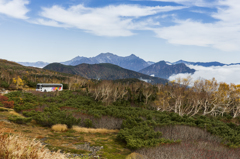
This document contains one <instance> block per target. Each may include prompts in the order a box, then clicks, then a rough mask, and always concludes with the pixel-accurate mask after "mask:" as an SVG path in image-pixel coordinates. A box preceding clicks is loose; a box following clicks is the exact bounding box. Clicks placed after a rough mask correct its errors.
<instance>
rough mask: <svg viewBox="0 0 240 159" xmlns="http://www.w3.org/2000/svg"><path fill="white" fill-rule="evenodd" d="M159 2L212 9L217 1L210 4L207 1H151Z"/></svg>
mask: <svg viewBox="0 0 240 159" xmlns="http://www.w3.org/2000/svg"><path fill="white" fill-rule="evenodd" d="M151 1H159V2H174V3H178V4H183V5H188V6H198V7H213V6H215V5H216V2H217V0H213V1H211V2H209V1H207V0H151Z"/></svg>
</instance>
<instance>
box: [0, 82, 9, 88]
mask: <svg viewBox="0 0 240 159" xmlns="http://www.w3.org/2000/svg"><path fill="white" fill-rule="evenodd" d="M0 86H1V87H3V88H8V87H9V84H8V83H7V82H6V81H2V82H0Z"/></svg>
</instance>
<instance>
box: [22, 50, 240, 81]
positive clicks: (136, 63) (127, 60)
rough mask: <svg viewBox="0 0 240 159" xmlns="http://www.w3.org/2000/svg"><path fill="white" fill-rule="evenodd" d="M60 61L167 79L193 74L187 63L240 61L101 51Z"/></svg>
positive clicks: (213, 63) (210, 63) (201, 64)
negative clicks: (113, 67)
mask: <svg viewBox="0 0 240 159" xmlns="http://www.w3.org/2000/svg"><path fill="white" fill-rule="evenodd" d="M18 63H19V64H22V65H24V66H34V67H40V68H43V67H45V66H47V65H48V64H49V63H47V62H41V61H39V62H36V63H33V62H18ZM60 63H61V64H64V65H69V66H78V65H79V64H101V63H109V64H113V65H117V66H119V67H121V68H124V69H128V70H132V71H135V72H139V73H142V74H145V75H152V76H155V77H159V78H165V79H168V78H169V77H170V76H171V75H174V74H179V73H190V74H193V73H194V72H195V71H196V70H194V69H191V68H189V67H188V65H194V66H203V67H212V66H229V65H239V64H240V63H232V64H224V63H220V62H217V61H213V62H189V61H184V60H179V61H176V62H172V63H171V62H167V61H159V62H157V63H155V62H152V61H145V60H143V59H141V58H139V57H137V56H136V55H134V54H131V55H130V56H125V57H122V56H118V55H115V54H112V53H101V54H99V55H97V56H95V57H90V58H88V57H83V56H77V57H75V58H73V59H72V60H69V61H65V62H60ZM110 66H111V65H110ZM61 68H62V67H61ZM54 69H56V68H54ZM64 69H66V68H64ZM68 71H69V70H68ZM94 78H97V77H94ZM119 78H120V77H119Z"/></svg>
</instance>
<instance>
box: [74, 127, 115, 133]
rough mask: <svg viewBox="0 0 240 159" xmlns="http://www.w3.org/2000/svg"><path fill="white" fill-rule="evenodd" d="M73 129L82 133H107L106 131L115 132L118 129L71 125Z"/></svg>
mask: <svg viewBox="0 0 240 159" xmlns="http://www.w3.org/2000/svg"><path fill="white" fill-rule="evenodd" d="M72 129H73V130H75V131H77V132H83V133H100V134H105V133H106V134H107V133H117V132H119V130H109V129H93V128H83V127H79V126H73V128H72Z"/></svg>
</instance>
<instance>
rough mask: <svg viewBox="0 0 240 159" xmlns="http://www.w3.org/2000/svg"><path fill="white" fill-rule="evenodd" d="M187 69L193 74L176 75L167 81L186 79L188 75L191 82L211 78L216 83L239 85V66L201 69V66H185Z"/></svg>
mask: <svg viewBox="0 0 240 159" xmlns="http://www.w3.org/2000/svg"><path fill="white" fill-rule="evenodd" d="M187 66H188V67H190V68H192V69H195V70H196V72H195V73H194V74H192V75H191V74H188V73H187V74H177V75H172V76H170V77H169V80H174V79H176V78H178V77H181V78H186V77H188V76H189V75H190V76H191V77H192V78H193V80H197V79H199V78H204V79H212V78H213V77H214V78H215V79H216V80H217V81H218V82H226V83H228V84H230V83H234V84H240V65H230V66H227V65H225V66H212V67H203V66H193V65H187Z"/></svg>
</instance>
